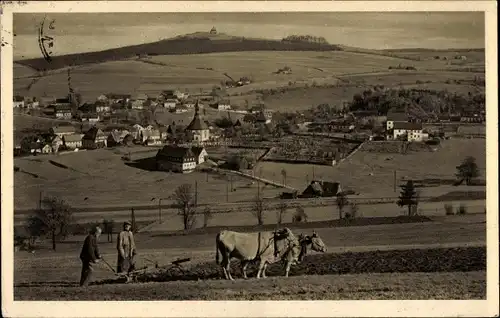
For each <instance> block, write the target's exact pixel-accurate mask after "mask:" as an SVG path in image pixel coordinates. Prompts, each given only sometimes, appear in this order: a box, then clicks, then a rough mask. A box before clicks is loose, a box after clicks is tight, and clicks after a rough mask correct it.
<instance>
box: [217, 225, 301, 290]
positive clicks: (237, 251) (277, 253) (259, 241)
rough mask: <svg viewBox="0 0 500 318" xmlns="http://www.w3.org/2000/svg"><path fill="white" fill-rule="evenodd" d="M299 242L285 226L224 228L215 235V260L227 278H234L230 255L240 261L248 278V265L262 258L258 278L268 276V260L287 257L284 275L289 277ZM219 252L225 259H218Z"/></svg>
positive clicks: (284, 259)
mask: <svg viewBox="0 0 500 318" xmlns="http://www.w3.org/2000/svg"><path fill="white" fill-rule="evenodd" d="M300 250H301V247H300V243H299V240H298V239H297V238H296V237H295V235H294V234H293V233H292V231H291V230H290V229H288V228H284V229H281V230H278V231H263V232H253V233H241V232H234V231H227V230H223V231H221V232H219V234H217V237H216V256H215V261H216V263H217V264H220V265H221V266H222V269H223V270H224V276H225V278H226V279H230V280H234V279H233V277H232V276H231V273H230V271H229V269H230V263H231V258H233V257H234V258H238V259H239V260H240V261H241V265H242V272H243V277H244V278H245V279H247V278H248V277H247V273H246V269H247V267H248V264H250V262H252V261H258V262H259V270H258V271H257V278H260V276H261V275H262V277H263V278H265V277H266V269H267V265H268V264H272V263H275V262H276V261H279V260H282V261H284V263H285V264H284V265H285V266H286V269H285V276H286V277H288V273H289V272H290V267H291V265H292V264H296V263H298V258H299V254H300ZM219 252H220V254H222V262H219Z"/></svg>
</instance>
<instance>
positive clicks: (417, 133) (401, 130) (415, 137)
mask: <svg viewBox="0 0 500 318" xmlns="http://www.w3.org/2000/svg"><path fill="white" fill-rule="evenodd" d="M392 138H393V139H394V140H396V139H398V138H405V139H406V140H407V141H424V140H426V139H428V138H429V134H427V133H424V132H423V130H422V123H409V122H407V123H405V122H395V123H394V127H393V137H392Z"/></svg>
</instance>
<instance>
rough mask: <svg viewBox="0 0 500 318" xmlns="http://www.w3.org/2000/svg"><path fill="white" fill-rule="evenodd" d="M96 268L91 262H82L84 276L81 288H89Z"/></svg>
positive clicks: (81, 279) (81, 278) (81, 280)
mask: <svg viewBox="0 0 500 318" xmlns="http://www.w3.org/2000/svg"><path fill="white" fill-rule="evenodd" d="M93 271H94V268H93V267H92V263H91V262H89V261H82V275H81V276H80V286H88V285H89V283H90V279H91V278H92V272H93Z"/></svg>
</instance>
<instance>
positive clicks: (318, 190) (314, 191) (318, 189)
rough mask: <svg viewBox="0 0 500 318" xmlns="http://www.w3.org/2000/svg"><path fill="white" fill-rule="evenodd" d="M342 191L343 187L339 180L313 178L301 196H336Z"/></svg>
mask: <svg viewBox="0 0 500 318" xmlns="http://www.w3.org/2000/svg"><path fill="white" fill-rule="evenodd" d="M340 192H342V187H341V186H340V183H338V182H329V181H322V180H312V181H311V183H310V184H309V185H308V186H307V188H306V189H305V190H304V192H302V194H301V195H300V197H302V198H313V197H334V196H336V195H338V194H339V193H340Z"/></svg>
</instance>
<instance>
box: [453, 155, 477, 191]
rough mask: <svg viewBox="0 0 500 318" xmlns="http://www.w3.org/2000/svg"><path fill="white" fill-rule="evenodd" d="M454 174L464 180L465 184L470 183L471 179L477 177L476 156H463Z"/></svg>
mask: <svg viewBox="0 0 500 318" xmlns="http://www.w3.org/2000/svg"><path fill="white" fill-rule="evenodd" d="M456 176H457V178H459V179H460V180H465V184H466V185H470V184H471V181H472V179H474V178H477V177H479V169H478V168H477V164H476V158H474V157H470V156H469V157H467V158H465V159H464V161H463V162H462V164H461V165H459V166H457V173H456Z"/></svg>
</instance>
